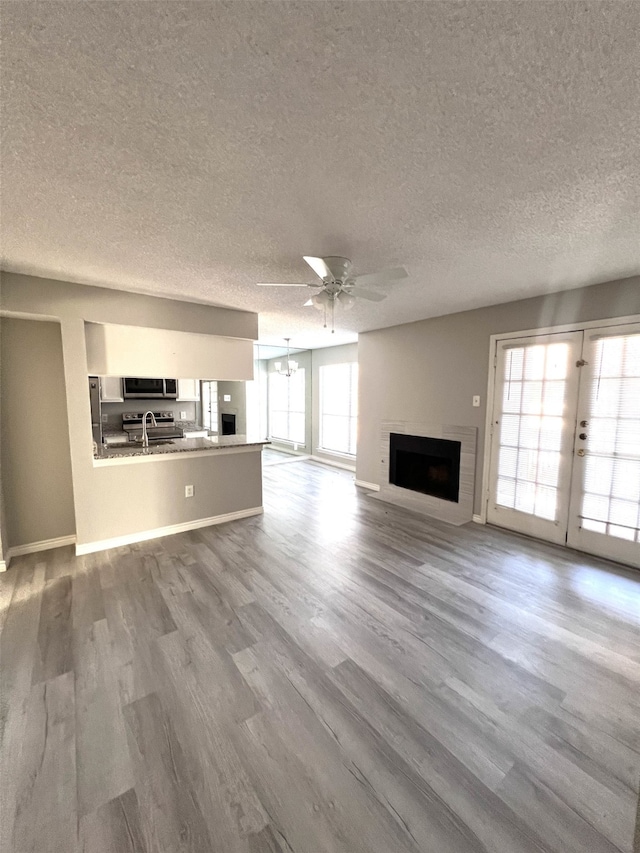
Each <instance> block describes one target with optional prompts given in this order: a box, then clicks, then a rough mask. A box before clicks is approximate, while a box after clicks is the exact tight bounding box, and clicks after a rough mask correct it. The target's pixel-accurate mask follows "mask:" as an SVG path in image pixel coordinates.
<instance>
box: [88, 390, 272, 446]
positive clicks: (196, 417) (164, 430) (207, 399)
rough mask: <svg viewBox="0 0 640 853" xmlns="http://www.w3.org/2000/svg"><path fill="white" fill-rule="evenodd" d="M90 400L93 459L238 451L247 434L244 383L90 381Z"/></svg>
mask: <svg viewBox="0 0 640 853" xmlns="http://www.w3.org/2000/svg"><path fill="white" fill-rule="evenodd" d="M219 384H220V388H219V387H218V385H219ZM218 395H219V398H218ZM89 397H90V402H91V429H92V434H93V441H94V457H95V458H96V459H109V458H118V457H119V456H125V455H126V456H131V455H134V454H135V451H140V450H141V449H142V450H144V452H145V453H147V454H148V453H168V452H169V453H170V452H180V451H184V450H199V449H211V446H212V445H215V446H220V447H221V446H238V445H240V444H242V443H244V436H245V434H246V432H247V429H246V420H247V417H246V389H245V383H244V382H220V383H218V382H217V381H216V380H198V379H168V378H147V377H119V376H90V377H89ZM254 432H255V430H254ZM195 439H205V441H202V442H199V443H198V442H196V441H194V440H195ZM187 440H189V443H187Z"/></svg>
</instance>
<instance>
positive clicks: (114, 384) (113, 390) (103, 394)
mask: <svg viewBox="0 0 640 853" xmlns="http://www.w3.org/2000/svg"><path fill="white" fill-rule="evenodd" d="M100 400H101V401H102V402H103V403H122V402H123V401H124V394H123V393H122V378H121V377H120V376H101V377H100Z"/></svg>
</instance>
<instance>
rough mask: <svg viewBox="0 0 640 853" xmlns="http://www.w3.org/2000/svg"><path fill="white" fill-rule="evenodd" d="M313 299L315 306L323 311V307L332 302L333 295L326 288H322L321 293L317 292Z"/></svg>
mask: <svg viewBox="0 0 640 853" xmlns="http://www.w3.org/2000/svg"><path fill="white" fill-rule="evenodd" d="M311 301H312V302H313V307H314V308H317V309H318V311H322V310H323V308H325V307H326V306H327V305H328V304H329V302H331V297H330V296H329V294H328V293H327V291H326V290H321V291H320V293H316V294H315V295H314V296H312V297H311Z"/></svg>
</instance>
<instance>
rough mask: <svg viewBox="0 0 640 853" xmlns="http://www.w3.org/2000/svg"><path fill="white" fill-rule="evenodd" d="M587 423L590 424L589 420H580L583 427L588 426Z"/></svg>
mask: <svg viewBox="0 0 640 853" xmlns="http://www.w3.org/2000/svg"><path fill="white" fill-rule="evenodd" d="M587 424H588V421H580V426H581V427H586V426H587Z"/></svg>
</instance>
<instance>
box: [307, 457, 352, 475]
mask: <svg viewBox="0 0 640 853" xmlns="http://www.w3.org/2000/svg"><path fill="white" fill-rule="evenodd" d="M309 458H310V460H311V461H312V462H320V463H321V464H322V465H331V467H332V468H342V469H343V470H344V471H351V472H353V473H355V470H356V469H355V466H354V465H347V463H346V462H340V461H338V460H337V459H325V458H324V456H310V457H309Z"/></svg>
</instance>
